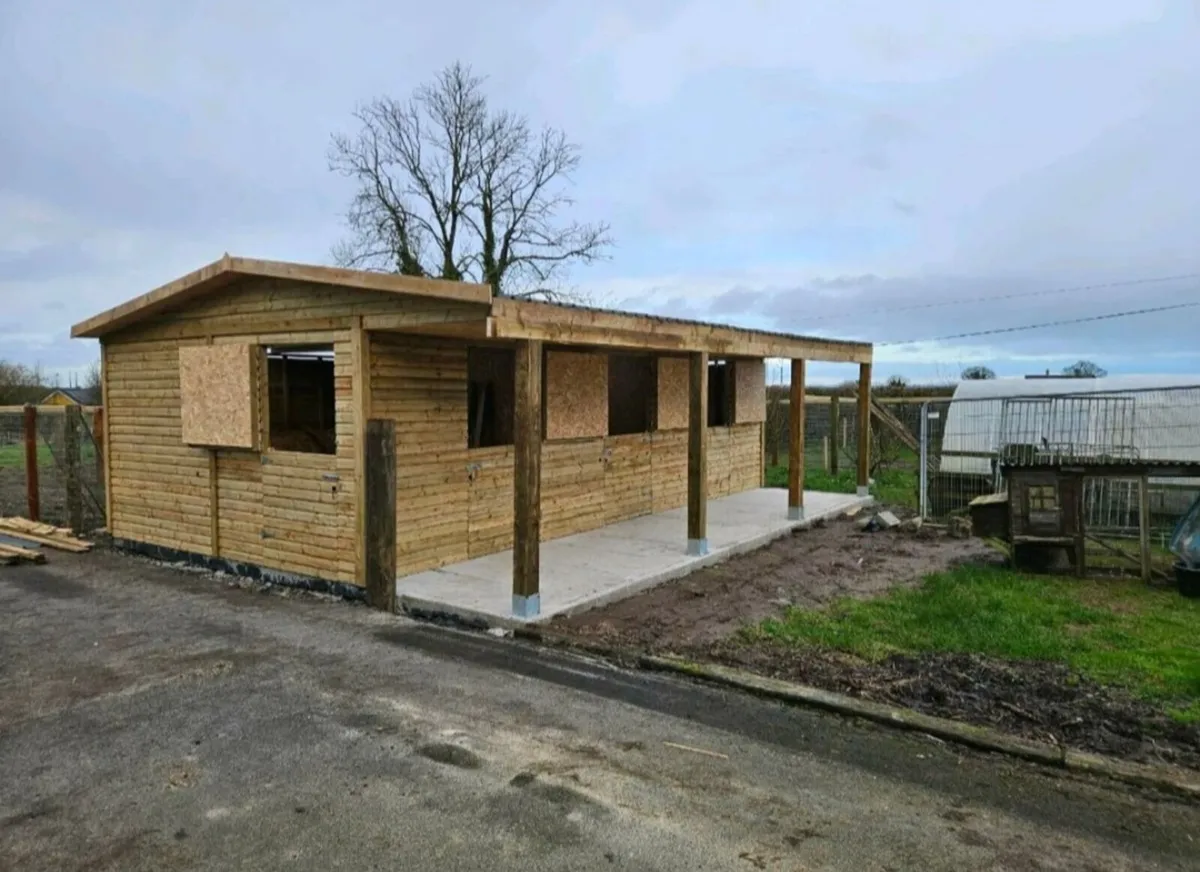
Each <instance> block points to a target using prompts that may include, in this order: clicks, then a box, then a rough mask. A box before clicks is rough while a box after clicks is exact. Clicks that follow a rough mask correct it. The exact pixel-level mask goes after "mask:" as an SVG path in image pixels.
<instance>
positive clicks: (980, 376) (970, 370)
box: [959, 366, 996, 381]
mask: <svg viewBox="0 0 1200 872" xmlns="http://www.w3.org/2000/svg"><path fill="white" fill-rule="evenodd" d="M959 377H960V378H961V379H962V380H963V381H987V380H989V379H994V378H995V377H996V371H995V370H994V369H992V368H991V367H987V366H968V367H967V368H966V369H964V370H963V371H962V375H961V376H959Z"/></svg>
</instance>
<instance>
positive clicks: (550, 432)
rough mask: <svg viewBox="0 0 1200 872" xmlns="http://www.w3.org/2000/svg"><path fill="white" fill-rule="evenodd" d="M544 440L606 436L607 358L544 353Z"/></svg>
mask: <svg viewBox="0 0 1200 872" xmlns="http://www.w3.org/2000/svg"><path fill="white" fill-rule="evenodd" d="M544 399H545V407H546V439H548V440H554V439H584V438H587V437H589V436H605V435H607V434H608V356H607V355H605V354H594V353H589V352H577V351H550V352H547V354H546V396H545V398H544Z"/></svg>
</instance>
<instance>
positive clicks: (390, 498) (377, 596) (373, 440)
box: [361, 419, 396, 612]
mask: <svg viewBox="0 0 1200 872" xmlns="http://www.w3.org/2000/svg"><path fill="white" fill-rule="evenodd" d="M362 435H363V440H362V441H363V442H364V443H365V447H366V450H365V451H364V452H363V455H364V459H365V460H366V476H365V480H364V482H363V491H364V492H365V495H366V499H365V500H364V501H363V506H364V511H365V515H366V517H365V519H364V524H363V527H362V530H363V535H362V537H361V538H362V539H363V542H362V551H363V553H364V555H365V559H364V569H365V574H364V585H365V587H366V589H367V602H368V603H370V604H371V605H372V606H373V607H375V608H377V609H382V610H384V611H387V612H392V611H395V610H396V422H395V421H385V420H378V419H372V420H369V421H367V422H365V427H364V428H363V433H362Z"/></svg>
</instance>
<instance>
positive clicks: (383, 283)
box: [71, 255, 872, 363]
mask: <svg viewBox="0 0 1200 872" xmlns="http://www.w3.org/2000/svg"><path fill="white" fill-rule="evenodd" d="M248 278H271V279H282V280H289V281H297V282H311V283H314V284H321V285H327V286H331V287H340V288H345V289H346V291H347V293H348V294H351V293H354V292H360V291H377V292H385V293H392V294H398V295H407V296H420V297H427V298H435V299H444V300H447V301H454V302H457V303H466V304H478V306H479V308H478V319H477V320H478V324H479V330H478V332H477V335H478V336H480V337H481V338H489V339H536V340H544V341H546V342H551V343H560V344H567V345H572V344H573V345H590V346H601V347H619V348H634V349H643V350H653V351H666V352H672V351H675V352H689V351H707V352H709V353H710V354H714V355H718V356H730V357H735V356H743V357H783V358H801V359H806V360H824V361H834V362H848V363H870V362H871V358H872V346H871V344H870V343H869V342H849V341H845V340H838V339H825V338H819V337H810V336H798V335H794V334H789V333H779V332H774V331H769V330H750V329H746V328H741V327H732V326H729V325H725V324H712V323H707V322H703V321H686V320H683V319H679V318H667V317H662V316H656V315H640V314H635V313H630V312H618V311H613V310H610V309H598V308H590V307H586V306H573V305H564V304H561V303H547V302H540V301H534V300H523V299H515V298H512V297H496V296H493V294H492V290H491V288H490V287H489V286H488V285H481V284H472V283H468V282H454V281H446V280H443V279H430V278H420V277H414V276H404V275H398V274H395V273H382V272H371V271H366V270H351V269H341V268H337V267H328V266H315V265H310V264H298V263H286V262H282V261H270V260H257V259H252V258H244V257H231V256H229V255H225V256H224V257H222V258H221V259H220V260H218V261H215V262H213V263H211V264H209V265H207V266H205V267H202V268H200V269H198V270H196V271H195V272H191V273H188V274H187V275H185V276H182V277H181V278H178V279H175V280H174V281H172V282H168V283H167V284H165V285H163V286H162V287H159V288H156V289H154V290H152V291H150V292H149V293H146V294H142V295H141V296H140V297H134V298H133V299H131V300H128V301H127V302H125V303H122V304H121V305H119V306H116V307H114V308H112V309H109V310H107V311H105V312H101V313H100V314H98V315H95V316H93V317H91V318H88V319H87V320H86V321H81V322H80V323H78V324H76V325H75V326H74V327H72V328H71V335H72V336H73V337H85V338H93V339H95V338H100V337H102V336H105V335H107V334H109V333H112V332H114V331H117V330H120V329H123V328H125V327H129V326H130V325H132V324H136V323H137V322H139V321H143V320H146V319H149V318H153V317H154V316H156V315H158V314H161V313H163V312H166V311H169V310H172V309H177V308H180V307H182V306H184V305H186V304H187V303H189V302H191V301H193V300H196V299H198V298H200V297H203V296H205V295H208V294H212V293H215V292H218V291H220V290H223V289H225V288H228V287H230V286H231V285H233V284H234V283H235V282H237V281H240V280H242V279H248ZM382 323H385V321H382V320H381V322H380V324H381V325H382ZM366 326H367V327H368V329H372V328H371V325H370V324H367V325H366ZM394 329H398V330H403V325H402V324H397V326H396V327H395V328H394Z"/></svg>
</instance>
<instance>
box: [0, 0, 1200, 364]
mask: <svg viewBox="0 0 1200 872" xmlns="http://www.w3.org/2000/svg"><path fill="white" fill-rule="evenodd" d="M464 21H469V22H471V25H472V26H471V27H470V28H464V27H463V26H462V22H464ZM514 22H519V23H520V26H515V24H514ZM499 32H504V33H505V34H506V36H505V38H504V39H503V40H497V39H495V34H496V33H499ZM1197 44H1200V22H1198V19H1197V10H1196V6H1195V4H1194V3H1193V2H1190V0H1173V2H1172V0H1089V2H1085V0H1060V2H1056V3H1045V2H1035V0H1015V2H1012V3H1008V4H1004V5H1003V6H1000V5H996V4H992V5H991V6H989V5H987V4H964V3H961V2H953V0H913V2H910V3H906V4H895V3H887V2H884V0H846V2H844V3H838V4H828V3H824V4H821V3H796V2H791V3H784V2H782V0H748V2H746V3H743V4H738V5H737V6H736V8H735V7H734V6H730V5H729V4H728V3H717V2H715V0H691V2H687V0H677V2H673V0H666V2H662V3H652V4H647V3H642V2H634V0H613V2H611V3H607V4H603V5H602V6H599V7H589V6H587V5H586V4H552V3H548V2H544V0H516V2H514V3H511V4H493V3H483V2H482V0H448V2H445V3H443V4H439V5H437V6H420V7H413V8H400V7H399V6H397V5H396V4H394V3H389V2H385V0H348V2H347V3H346V4H343V6H342V7H340V11H338V12H337V13H331V12H330V11H329V10H328V9H326V8H325V7H317V6H306V5H304V4H301V5H296V4H288V3H284V2H283V0H254V2H249V3H245V2H239V3H234V2H233V0H214V2H211V3H206V4H203V5H195V4H162V3H154V2H150V0H111V2H109V3H106V4H95V3H87V2H84V0H8V2H6V3H4V4H3V5H2V6H0V79H2V80H3V81H5V82H9V83H13V84H14V85H15V86H14V87H9V88H5V89H0V114H2V115H3V117H4V118H5V134H4V135H3V136H0V166H4V167H5V170H6V172H5V173H4V174H3V177H2V178H0V301H3V302H4V304H5V306H6V307H7V308H6V310H5V311H6V322H7V324H8V326H7V327H6V328H4V329H3V330H0V333H3V334H4V335H3V347H4V351H3V354H4V355H5V356H13V357H16V358H17V359H20V360H24V361H26V362H35V361H41V362H43V363H45V364H47V365H49V366H51V367H62V368H68V367H75V366H81V365H83V364H85V363H86V362H87V361H88V360H89V359H90V357H91V356H92V355H94V353H95V349H94V346H93V345H90V344H87V343H78V342H70V341H68V340H67V339H66V335H67V330H68V328H69V326H70V324H71V323H72V322H73V321H76V320H81V319H82V318H84V317H87V316H88V315H91V314H93V313H94V312H95V311H98V310H100V309H102V308H105V307H107V306H111V305H114V304H115V303H118V302H120V301H121V300H123V299H125V298H127V297H130V296H133V295H134V294H137V293H141V292H143V291H145V290H147V289H149V288H151V287H154V286H156V285H158V284H160V283H162V282H164V281H167V280H169V279H170V278H173V277H174V276H176V275H179V274H181V273H183V272H186V271H188V270H191V269H194V268H195V267H197V266H199V265H200V264H202V263H205V262H207V261H210V260H212V259H213V258H215V257H217V256H219V255H220V254H221V253H222V252H224V251H230V252H233V253H239V254H246V255H251V256H260V257H278V258H284V259H295V260H305V261H317V262H321V261H326V260H327V259H328V252H329V249H330V246H331V245H332V244H333V243H334V242H336V241H337V239H338V238H339V235H340V233H341V226H340V216H341V214H342V212H343V211H344V209H345V207H346V205H347V202H348V196H349V191H348V189H347V187H346V184H345V182H344V180H342V179H340V178H338V177H337V176H334V175H332V174H330V173H329V172H328V171H327V168H326V165H325V150H326V145H327V142H328V137H329V135H330V133H332V132H333V131H335V130H344V129H346V127H347V124H348V123H349V120H350V113H351V110H352V109H353V107H354V104H355V103H356V102H358V101H361V100H365V99H369V98H371V97H373V96H376V95H379V94H384V93H389V94H394V95H398V96H403V95H405V94H406V93H408V92H409V91H410V90H411V89H412V88H413V87H414V86H415V85H417V84H418V83H420V82H421V81H424V80H427V79H428V78H429V77H430V76H431V75H432V74H433V73H434V72H435V71H436V70H437V69H439V68H440V67H441V66H443V65H444V64H446V63H448V62H450V61H452V60H454V59H456V58H462V59H465V60H468V61H470V62H471V63H472V64H474V66H475V67H476V69H477V71H478V72H480V73H484V74H487V75H489V76H490V78H489V81H488V90H489V94H490V95H491V97H492V99H493V100H494V102H495V103H496V105H497V106H500V107H503V108H507V109H512V110H515V111H519V112H524V113H527V114H529V115H530V116H531V117H532V118H533V120H534V121H535V122H537V123H549V124H554V125H556V126H561V127H563V128H564V129H566V131H567V132H568V133H569V134H570V135H571V137H572V138H573V139H574V140H575V141H577V142H578V143H579V144H580V145H581V147H582V149H583V165H582V167H581V169H580V172H579V173H578V175H577V177H576V180H575V182H576V184H575V188H574V190H573V192H572V193H573V196H574V198H575V200H576V202H577V207H576V209H575V211H574V213H573V217H578V218H581V219H584V220H606V221H609V222H610V223H611V224H612V225H613V232H614V235H615V237H616V239H617V243H618V245H617V247H616V248H615V250H614V252H613V258H612V260H611V261H610V262H608V263H605V264H602V265H599V266H595V267H592V268H589V269H587V270H580V271H577V272H576V273H575V274H574V275H573V276H572V281H573V282H574V284H575V285H577V286H578V287H579V288H580V289H582V290H584V291H586V292H588V293H589V294H591V295H592V296H593V298H594V299H599V300H602V301H604V302H606V303H612V304H614V305H624V306H626V307H634V308H638V309H641V310H647V311H659V312H666V313H669V314H672V315H683V316H695V317H700V318H708V319H716V320H736V321H739V322H741V323H747V324H750V325H754V326H762V327H770V328H772V329H787V330H807V331H812V332H817V333H822V334H829V335H843V336H853V337H861V338H867V339H872V340H876V341H880V342H888V341H896V340H906V339H927V338H929V337H937V336H951V335H956V334H961V333H967V332H974V331H975V330H979V329H984V328H989V327H999V326H1006V325H1020V324H1025V323H1034V322H1036V321H1039V320H1042V321H1047V320H1062V319H1066V318H1070V317H1073V316H1078V315H1080V314H1087V313H1099V312H1104V311H1120V310H1122V309H1125V308H1135V307H1138V306H1141V305H1152V304H1156V303H1169V302H1171V301H1173V300H1176V299H1195V298H1196V294H1197V293H1198V292H1197V284H1196V283H1188V282H1177V283H1174V284H1171V283H1166V284H1163V285H1153V286H1134V287H1132V288H1126V289H1119V288H1118V289H1111V290H1097V291H1095V292H1077V293H1073V294H1045V295H1044V296H1036V297H1021V298H1016V299H1010V300H996V301H991V302H983V303H971V304H955V305H942V304H943V303H948V302H951V301H955V300H963V299H974V298H977V297H985V296H987V297H994V296H1002V295H1004V294H1012V293H1025V292H1033V291H1046V290H1050V289H1053V288H1056V287H1061V286H1067V285H1086V284H1102V283H1105V282H1112V281H1118V280H1122V279H1136V278H1142V277H1146V276H1156V275H1166V274H1176V273H1185V272H1200V250H1197V249H1196V246H1195V242H1194V241H1195V239H1196V238H1198V237H1200V188H1198V187H1197V186H1196V185H1195V184H1192V183H1191V180H1192V179H1193V178H1194V175H1195V161H1196V158H1195V156H1196V155H1197V154H1200V108H1198V105H1200V104H1197V103H1196V101H1195V97H1194V95H1195V94H1196V93H1197V92H1198V91H1200V55H1198V54H1197V52H1196V50H1195V46H1196V45H1197ZM1189 295H1191V296H1190V297H1189ZM931 303H934V304H938V305H928V304H931ZM918 305H923V306H924V308H920V309H917V308H912V307H914V306H918ZM1185 311H1186V310H1185ZM1194 320H1195V319H1189V318H1186V317H1182V313H1166V314H1164V315H1162V316H1144V317H1140V318H1136V319H1133V318H1131V319H1127V320H1122V321H1114V322H1096V323H1093V324H1088V325H1078V326H1075V327H1063V328H1058V329H1054V330H1046V331H1029V332H1027V333H1014V334H997V335H993V336H986V337H975V338H964V339H955V340H948V341H944V342H940V343H929V342H922V343H917V344H913V345H884V346H880V348H879V352H878V354H879V359H880V361H881V369H883V370H887V372H881V374H889V373H890V372H891V371H892V370H893V369H894V370H895V371H897V372H905V373H908V374H911V375H914V376H924V375H929V374H931V373H933V374H949V375H953V374H956V372H957V369H958V368H959V366H960V364H963V363H968V362H970V363H975V362H986V363H988V364H989V365H993V366H994V368H997V369H999V370H1001V371H1006V370H1010V371H1023V370H1024V369H1027V368H1029V367H1030V366H1034V365H1035V364H1036V365H1038V366H1041V367H1042V368H1045V366H1052V367H1053V366H1054V365H1055V364H1057V363H1058V362H1059V361H1060V360H1061V361H1063V362H1070V360H1069V359H1075V358H1077V357H1095V358H1097V359H1100V360H1101V361H1102V362H1103V363H1104V364H1105V365H1106V366H1107V367H1108V368H1109V369H1110V370H1112V371H1122V370H1136V369H1153V368H1159V367H1169V368H1171V369H1174V370H1176V371H1192V372H1197V373H1200V358H1198V357H1196V356H1193V355H1192V352H1191V351H1190V349H1192V348H1195V347H1197V346H1196V343H1195V341H1194V337H1193V336H1192V331H1191V330H1190V329H1189V327H1188V325H1189V324H1190V323H1194ZM1068 358H1069V359H1068Z"/></svg>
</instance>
